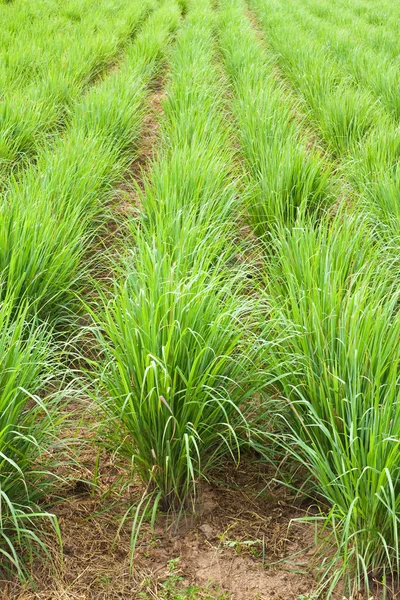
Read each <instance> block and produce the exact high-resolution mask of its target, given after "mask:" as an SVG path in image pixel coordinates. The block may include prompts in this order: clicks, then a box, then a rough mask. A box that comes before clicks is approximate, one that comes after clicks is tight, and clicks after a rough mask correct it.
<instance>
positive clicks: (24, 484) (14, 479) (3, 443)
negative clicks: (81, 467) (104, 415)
mask: <svg viewBox="0 0 400 600" xmlns="http://www.w3.org/2000/svg"><path fill="white" fill-rule="evenodd" d="M26 317H27V308H26V306H25V307H23V306H22V307H21V308H20V310H19V312H18V313H17V314H15V311H14V302H11V301H10V299H6V300H5V301H3V302H2V303H1V307H0V365H1V373H2V376H1V380H0V557H1V560H0V563H1V567H0V573H1V572H2V573H3V574H4V573H5V571H11V572H13V573H16V574H17V575H18V577H19V578H20V579H21V580H22V579H25V578H26V577H29V570H30V565H31V562H32V559H33V558H34V557H35V556H37V555H41V556H43V555H44V556H46V555H47V556H49V550H48V542H49V541H50V540H51V539H53V537H54V536H53V535H51V536H50V539H48V537H49V533H51V531H50V530H49V527H48V525H46V522H47V523H49V524H50V525H51V530H53V532H54V529H55V531H56V534H57V535H58V538H59V540H60V533H59V528H58V524H57V520H56V517H55V516H54V515H53V514H51V513H50V512H48V511H47V510H46V503H47V497H48V494H49V493H50V492H51V491H54V488H55V485H56V478H55V477H54V476H53V474H52V472H51V471H52V467H51V465H52V463H53V462H54V461H53V451H54V450H55V448H56V447H57V446H59V445H60V442H59V441H58V439H57V434H58V430H59V422H60V420H61V418H62V417H61V413H60V398H61V396H60V394H58V393H56V394H53V395H51V396H50V395H49V394H48V391H46V388H47V387H49V386H50V384H51V382H53V385H54V377H55V365H56V361H55V353H54V348H53V349H52V347H51V346H52V345H53V346H54V340H53V343H52V345H51V344H50V336H49V334H48V332H47V331H46V330H45V329H44V328H43V327H42V326H38V325H37V323H35V322H34V321H27V320H26ZM60 541H61V540H60ZM53 544H54V539H53Z"/></svg>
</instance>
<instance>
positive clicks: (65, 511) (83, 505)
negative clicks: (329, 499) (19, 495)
mask: <svg viewBox="0 0 400 600" xmlns="http://www.w3.org/2000/svg"><path fill="white" fill-rule="evenodd" d="M96 464H98V460H97V450H96V448H95V447H90V446H88V447H87V449H86V451H85V453H84V455H83V456H82V457H81V465H82V476H84V477H85V479H86V480H87V481H88V480H89V481H90V477H89V474H90V475H91V477H92V479H93V480H94V479H95V477H94V473H95V471H96V469H97V467H96ZM121 475H123V476H124V477H123V478H124V480H125V481H126V480H127V471H126V470H124V468H123V467H121V466H117V465H116V464H115V463H114V461H113V459H112V458H111V457H109V456H108V455H107V454H105V453H103V454H102V455H101V460H100V465H99V474H98V478H97V485H98V487H97V488H93V490H92V489H91V488H90V486H88V485H87V484H85V483H79V482H78V483H75V484H74V486H73V487H71V488H70V489H66V490H65V496H66V498H65V500H64V501H63V502H62V503H61V504H59V505H57V506H56V507H55V510H54V512H55V514H56V515H57V517H58V519H59V523H60V527H61V532H62V536H63V540H64V560H63V564H62V563H61V561H60V552H59V550H58V549H57V546H56V545H55V546H54V562H53V563H50V562H49V561H48V562H47V564H45V565H42V564H38V565H37V567H36V569H35V573H34V579H35V584H36V590H32V589H23V588H21V587H20V586H18V585H15V586H14V587H13V586H8V588H6V587H3V595H2V596H1V597H2V598H5V599H6V598H7V600H61V599H68V600H69V599H71V600H117V599H127V600H128V599H132V600H134V599H138V598H140V595H139V594H140V592H142V593H143V592H146V593H147V594H148V597H149V598H159V599H160V600H162V599H163V598H164V596H163V588H162V586H161V585H160V584H161V583H162V582H163V581H165V579H166V577H167V575H168V570H169V567H168V563H169V561H171V560H173V559H179V563H178V568H179V570H178V574H179V575H180V576H181V577H182V578H183V582H182V585H196V586H199V587H204V588H207V587H208V586H209V585H213V586H215V585H217V586H218V587H219V588H220V589H221V591H226V592H228V593H229V595H230V598H231V599H232V600H270V599H271V600H292V599H293V600H295V599H297V597H298V596H299V595H301V594H307V593H311V592H312V591H313V590H314V589H315V581H314V579H313V577H312V576H311V575H310V574H307V572H306V570H307V564H308V563H309V561H310V558H311V555H312V548H311V547H310V541H311V536H310V534H311V532H310V531H309V530H307V529H304V528H302V527H300V526H298V525H296V526H295V525H293V526H291V527H289V524H290V521H291V519H292V518H294V517H298V516H301V515H304V514H305V511H304V508H302V507H301V506H299V505H296V504H294V503H293V500H292V498H290V496H289V495H288V493H287V490H286V489H285V488H282V487H280V486H276V485H275V486H270V487H269V488H268V491H265V485H266V483H267V482H268V481H270V478H271V476H270V475H269V474H268V473H264V474H263V473H262V470H261V472H260V467H259V465H256V466H254V465H253V464H252V463H250V461H246V462H245V463H243V465H242V467H241V468H240V470H237V471H235V470H234V471H233V473H232V472H225V473H221V474H220V476H219V481H218V482H215V483H213V484H207V485H203V486H202V490H201V502H200V505H199V510H198V514H197V516H196V517H195V518H189V517H187V518H186V519H185V518H183V519H182V520H181V521H180V522H179V524H178V526H175V525H174V522H173V520H172V519H171V518H167V517H166V516H163V515H161V516H160V518H159V519H158V522H157V524H156V529H155V531H154V533H152V532H151V531H150V527H149V526H148V525H146V526H145V529H144V530H143V532H142V536H141V540H140V543H139V546H138V548H137V551H136V554H135V557H134V560H133V568H132V571H130V534H131V529H130V527H131V519H130V520H128V521H127V522H126V524H125V525H124V527H122V528H121V530H120V531H119V525H120V519H121V517H122V515H123V514H124V513H125V511H126V510H127V507H129V506H130V505H133V506H134V505H136V504H137V502H138V500H139V499H140V497H141V493H142V488H141V486H140V485H139V484H138V483H137V482H136V481H135V480H134V479H133V480H132V484H131V486H130V487H128V488H126V487H124V488H122V487H121V486H120V481H121ZM294 554H296V556H295V557H294V556H293V555H294ZM283 559H287V560H283ZM280 561H282V562H280ZM271 563H277V564H275V565H273V564H271Z"/></svg>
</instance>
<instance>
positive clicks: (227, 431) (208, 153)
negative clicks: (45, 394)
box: [94, 2, 260, 543]
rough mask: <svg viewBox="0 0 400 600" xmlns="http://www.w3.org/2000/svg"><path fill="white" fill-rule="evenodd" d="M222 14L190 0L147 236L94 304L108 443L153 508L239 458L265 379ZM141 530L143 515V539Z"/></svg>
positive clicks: (138, 229) (147, 200)
mask: <svg viewBox="0 0 400 600" xmlns="http://www.w3.org/2000/svg"><path fill="white" fill-rule="evenodd" d="M214 23H215V16H214V13H213V10H212V9H211V7H210V5H209V4H208V3H206V2H204V3H203V4H202V5H201V6H197V5H196V4H195V3H194V2H191V3H189V5H188V14H187V17H186V21H185V23H184V25H183V27H182V30H181V32H180V35H179V37H178V40H177V45H176V47H175V49H174V53H173V55H172V58H171V75H170V81H169V85H168V87H167V92H168V97H167V100H166V101H165V103H164V108H165V116H164V119H163V120H162V123H161V135H162V149H161V150H160V153H159V156H158V157H157V159H155V160H154V161H153V165H152V169H151V171H150V173H149V176H148V178H147V181H146V185H145V189H144V193H143V194H141V202H142V205H143V213H142V214H141V216H140V219H139V221H138V222H133V223H131V225H130V230H131V232H132V241H133V243H134V250H133V251H132V252H131V254H130V255H129V256H128V257H127V258H126V263H125V275H124V276H123V279H122V282H121V283H120V284H118V285H117V287H116V290H115V293H114V294H113V298H112V299H111V300H110V301H109V302H108V303H107V302H104V303H103V306H101V307H96V308H95V311H94V312H95V313H96V314H97V315H98V318H97V319H96V320H97V325H98V327H97V333H98V338H99V341H100V347H101V350H102V352H103V357H102V361H101V362H100V364H99V366H98V370H97V374H98V378H99V383H100V386H101V387H100V392H99V393H98V394H97V395H98V396H99V397H101V398H104V402H102V407H103V409H104V410H105V411H106V415H107V417H108V423H109V424H110V425H111V428H109V429H111V432H110V433H109V435H111V438H110V437H109V438H108V443H110V442H111V444H112V445H114V447H116V448H117V451H118V452H119V453H121V454H124V455H125V456H128V457H129V459H131V460H132V462H133V464H134V466H136V469H137V471H138V473H139V475H140V477H141V480H142V482H143V484H144V486H145V494H144V498H143V502H144V499H146V501H147V502H153V503H154V504H153V511H154V512H153V516H154V515H155V511H156V509H157V507H162V508H163V509H164V510H168V509H175V510H178V511H179V510H183V509H184V508H192V507H193V505H194V503H195V500H196V497H197V489H198V482H199V480H200V479H201V478H203V477H207V475H208V473H209V472H210V470H211V468H212V467H214V466H215V465H216V464H218V463H219V462H220V461H221V460H222V459H223V458H224V457H227V456H228V457H232V458H234V459H235V460H236V459H237V458H238V455H239V450H240V445H241V443H242V440H241V434H242V433H245V432H246V431H247V424H246V419H245V415H244V414H243V413H244V411H245V409H246V406H247V402H248V399H249V398H250V397H251V396H252V395H253V393H254V389H255V388H256V387H257V389H258V385H259V383H260V379H259V377H258V375H257V373H258V372H257V366H256V365H257V361H256V358H257V356H256V352H255V343H254V339H253V337H252V334H251V329H252V326H251V325H250V322H251V320H252V319H253V316H252V315H253V314H254V312H253V308H252V307H253V300H251V299H250V298H246V296H245V291H246V284H247V277H246V274H247V273H248V272H249V271H250V267H246V266H243V267H242V266H240V263H238V262H237V254H238V250H239V248H237V247H236V246H235V245H234V243H233V239H234V231H235V222H236V219H237V213H236V212H235V210H236V211H237V210H238V207H239V203H238V196H237V188H236V185H235V180H234V179H233V178H232V172H231V171H232V153H231V151H230V148H229V145H228V144H227V132H229V128H228V127H227V126H226V122H225V119H224V110H223V108H224V107H223V100H222V93H221V84H220V75H219V72H218V69H217V68H216V66H215V64H214V60H215V42H214V38H213V26H214ZM147 492H148V493H150V496H148V495H147V494H146V493H147ZM139 513H140V506H139V507H138V509H137V510H136V519H138V518H139ZM137 532H138V521H137V520H136V521H135V523H134V543H135V541H136V536H137Z"/></svg>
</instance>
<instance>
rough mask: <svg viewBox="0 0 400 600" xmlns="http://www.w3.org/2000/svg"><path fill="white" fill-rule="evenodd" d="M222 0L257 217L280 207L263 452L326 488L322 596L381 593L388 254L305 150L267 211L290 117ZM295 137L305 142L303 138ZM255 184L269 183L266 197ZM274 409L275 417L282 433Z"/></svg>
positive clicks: (389, 454) (397, 344)
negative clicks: (374, 588) (315, 188)
mask: <svg viewBox="0 0 400 600" xmlns="http://www.w3.org/2000/svg"><path fill="white" fill-rule="evenodd" d="M252 4H253V5H256V6H257V8H258V10H259V12H260V14H262V12H263V11H264V10H265V11H266V10H267V8H266V7H265V6H264V5H263V4H262V3H261V2H258V0H254V2H252ZM221 6H222V25H221V47H222V51H223V55H224V58H225V64H226V68H227V71H228V73H229V75H230V78H231V81H232V85H233V88H234V94H233V97H232V108H233V111H234V113H235V116H236V119H237V124H238V132H239V140H240V143H241V152H242V154H243V156H244V158H245V160H246V161H247V167H248V173H249V180H250V181H249V186H248V189H249V194H248V196H249V214H250V215H252V212H253V207H254V205H256V206H258V205H259V204H264V206H265V209H264V211H263V212H264V215H270V216H271V218H270V221H269V222H267V220H266V219H265V218H263V223H262V224H263V229H261V228H260V227H259V223H260V222H259V221H257V223H256V224H257V227H256V228H255V231H256V232H257V233H258V234H259V238H260V244H261V247H262V248H263V252H264V262H263V268H262V275H263V278H262V279H263V285H262V286H260V288H259V292H260V293H261V294H263V295H264V296H265V301H266V303H267V304H268V306H269V308H268V310H267V311H266V312H265V314H264V315H263V316H262V318H261V319H260V326H262V322H264V331H265V333H264V338H265V354H264V360H265V370H266V376H267V378H269V379H271V380H273V381H274V382H275V383H274V385H273V386H271V390H270V395H271V400H270V402H269V403H267V406H266V408H265V414H266V422H267V425H266V430H265V431H266V433H265V432H264V434H265V442H264V443H260V444H259V445H258V447H259V449H261V451H262V452H264V453H266V454H267V455H268V452H269V450H270V449H271V448H272V447H274V444H273V443H272V442H275V444H277V445H278V447H281V448H282V450H284V451H285V452H286V453H287V454H289V455H291V456H292V457H293V458H294V459H295V461H296V463H298V464H301V465H302V466H303V467H305V468H306V469H307V470H308V472H309V475H310V478H309V482H308V483H307V485H305V486H304V490H303V491H304V492H305V493H306V494H308V495H309V496H310V497H311V498H318V504H319V508H320V513H319V514H318V515H317V516H316V517H315V518H314V520H315V521H316V522H317V523H319V525H320V527H319V532H320V533H321V535H322V539H323V541H324V542H325V544H324V546H323V550H324V552H323V554H322V555H321V554H319V555H318V562H317V564H318V566H319V575H320V577H321V582H322V584H321V585H322V587H321V589H320V592H321V593H322V594H323V597H324V598H325V597H329V596H330V595H331V593H332V591H333V590H334V589H335V588H336V586H337V584H338V583H339V582H340V581H344V584H345V588H346V591H347V592H349V593H355V592H356V591H359V590H364V591H366V592H368V588H369V586H370V584H371V582H372V581H373V580H375V581H378V582H379V583H381V584H382V585H383V589H384V587H385V586H389V585H394V586H395V585H396V582H397V583H398V577H399V573H400V551H399V545H398V536H399V530H400V522H399V508H400V493H399V485H400V459H399V456H400V453H399V445H400V440H399V436H398V431H399V427H400V402H399V385H398V366H399V359H400V336H399V333H400V319H399V315H398V301H399V297H398V294H399V293H398V289H396V273H395V270H394V269H393V262H392V261H391V260H390V258H389V257H390V253H389V252H387V248H386V245H385V244H383V243H382V241H381V239H380V238H379V236H377V235H376V232H375V231H374V229H373V228H372V227H371V225H370V220H369V218H368V215H364V213H362V212H358V213H356V212H355V211H353V212H354V214H352V212H351V211H347V212H346V211H345V209H343V208H339V210H338V209H337V207H335V210H334V211H329V210H328V211H325V213H326V214H324V211H323V212H321V211H319V212H318V214H317V218H316V214H315V198H316V196H315V194H310V191H309V190H308V188H307V187H303V186H302V185H301V182H302V181H303V180H305V181H308V174H307V171H308V169H307V164H308V161H309V160H311V159H310V158H308V160H305V162H304V164H305V165H306V168H304V167H299V168H298V169H297V170H296V176H295V177H293V174H292V172H291V171H290V170H289V171H288V176H287V179H286V185H287V188H288V189H289V190H291V191H292V193H291V194H290V193H287V192H286V194H285V199H286V202H287V206H286V208H285V210H282V208H279V211H278V210H277V211H272V210H271V208H270V205H271V204H273V205H278V206H280V204H282V201H279V199H280V198H282V193H281V192H280V190H282V189H284V186H283V185H282V183H281V180H280V178H279V177H278V176H277V175H278V174H279V175H280V176H281V177H285V173H286V172H287V169H286V168H285V164H286V163H287V160H285V156H286V155H285V151H284V149H285V139H286V138H287V131H288V129H289V131H290V130H293V124H292V125H290V124H289V123H288V120H287V114H285V112H286V111H285V107H284V104H282V103H281V104H280V103H279V102H277V100H276V98H277V97H278V96H277V93H276V92H275V93H274V91H273V83H272V82H271V77H270V76H268V75H267V76H266V64H267V62H268V61H267V59H266V56H265V50H264V49H263V47H262V44H261V42H260V40H259V39H258V37H257V35H256V32H255V31H254V29H252V27H251V24H250V21H249V18H248V16H247V14H246V6H245V4H244V2H243V1H242V0H235V1H233V2H232V1H230V2H227V1H226V0H222V2H221ZM292 29H293V30H295V29H296V24H295V23H291V24H290V25H289V24H288V20H286V23H285V31H286V33H289V35H288V37H287V40H288V41H289V40H290V44H286V43H285V48H289V45H290V46H291V48H292V50H291V53H292V55H293V56H294V54H295V53H296V52H297V51H298V48H297V46H296V44H297V41H298V40H297V38H296V37H295V35H294V34H293V35H292ZM314 59H316V55H315V54H313V55H311V54H310V56H309V60H310V61H311V60H314ZM303 67H304V70H303V71H302V77H303V79H304V82H305V83H304V85H305V86H306V85H309V86H310V89H311V85H312V81H311V80H312V79H313V78H315V73H313V75H312V76H311V75H310V79H309V82H308V78H307V77H308V74H309V71H308V69H307V68H306V65H305V64H303ZM305 75H307V77H306V76H305ZM320 83H321V89H322V90H323V89H324V86H323V85H322V82H320ZM271 87H272V89H271V91H270V88H271ZM264 90H268V91H267V92H266V93H263V92H264ZM310 93H311V92H310ZM339 101H340V98H338V102H339ZM260 121H261V123H262V126H261V127H259V130H257V129H256V128H254V127H253V128H252V131H253V133H252V135H249V124H251V123H258V124H259V123H260ZM285 127H286V128H285ZM265 131H267V132H268V133H269V134H265ZM261 132H262V133H261ZM254 140H257V145H256V144H255V142H254ZM292 144H293V146H294V147H296V143H295V140H294V141H293V142H292ZM255 147H257V152H255V151H254V148H255ZM297 148H299V144H298V143H297ZM297 152H299V150H297ZM271 155H272V156H273V155H276V157H275V160H276V162H277V163H278V164H280V163H279V159H280V158H281V157H282V156H283V159H282V160H283V163H282V164H280V167H281V168H276V170H275V171H274V170H273V169H272V171H271V168H270V166H269V165H270V164H271V163H272V164H273V158H271ZM264 156H265V157H266V158H264V159H262V157H264ZM301 156H303V154H301ZM302 160H303V161H304V159H302ZM312 160H315V159H312ZM255 165H258V166H257V167H256V168H255ZM260 165H261V166H260ZM263 165H264V166H263ZM271 172H272V173H274V172H275V173H276V175H275V178H272V176H271ZM260 182H265V184H266V185H264V186H262V187H261V189H262V193H260ZM294 182H295V183H294ZM296 184H297V185H298V186H299V189H300V191H299V192H298V193H299V195H300V201H299V199H298V197H297V194H295V193H294V192H295V190H296ZM276 198H278V201H277V200H276ZM324 198H325V201H324ZM317 199H318V196H317ZM319 200H320V202H319V203H318V205H319V206H320V205H321V200H322V204H324V203H325V208H327V207H329V202H328V203H327V202H326V200H329V198H328V197H327V196H326V194H324V193H322V197H320V199H319ZM296 207H301V210H299V209H298V208H297V210H296ZM257 211H258V212H260V209H257ZM280 214H281V215H282V216H281V217H280V216H279V215H280ZM287 215H293V216H292V218H290V219H288V218H287ZM397 287H398V286H397ZM272 415H274V416H275V418H276V415H278V418H277V420H276V421H275V424H274V428H273V430H271V426H270V425H268V419H269V418H271V416H272ZM262 433H263V432H261V433H260V435H261V440H262V438H263V435H262ZM310 520H313V519H310Z"/></svg>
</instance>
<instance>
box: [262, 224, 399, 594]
mask: <svg viewBox="0 0 400 600" xmlns="http://www.w3.org/2000/svg"><path fill="white" fill-rule="evenodd" d="M342 219H343V215H340V218H338V220H336V221H334V222H333V223H321V224H320V226H319V228H318V229H314V227H313V226H312V225H310V224H307V223H305V224H304V226H303V227H302V228H298V229H295V230H292V231H290V232H289V231H285V230H282V231H280V232H279V236H277V237H276V238H274V242H273V251H272V252H270V253H269V254H268V257H269V258H268V269H267V272H266V283H267V293H268V299H269V301H270V303H271V309H270V315H269V318H270V321H271V323H272V335H273V336H274V337H275V340H280V341H279V342H275V344H274V352H273V353H270V352H269V359H270V364H269V368H270V370H271V371H272V372H273V373H274V375H275V377H276V379H277V381H279V382H280V383H279V388H280V390H281V394H282V398H283V399H284V401H283V404H282V409H281V412H282V417H283V419H284V423H283V428H282V433H283V432H284V431H285V429H286V431H287V433H286V435H282V433H278V437H279V442H278V443H279V444H282V446H283V447H284V448H285V449H286V451H288V452H290V453H291V454H292V455H293V456H294V457H295V458H296V459H297V460H299V461H301V462H302V464H304V465H305V466H306V467H307V468H308V469H309V471H310V474H311V475H312V480H313V481H314V482H315V485H316V487H317V490H318V494H319V495H320V496H321V497H322V498H324V499H325V500H326V504H327V506H328V507H329V508H328V509H327V513H326V515H325V516H324V517H322V516H321V518H319V517H318V518H317V520H319V519H320V520H321V522H323V523H324V525H323V532H324V533H323V535H322V538H323V539H324V542H325V547H324V548H325V550H327V546H328V547H329V546H333V548H334V552H333V554H332V553H331V552H330V551H328V552H327V553H326V554H325V558H324V559H323V561H322V563H321V577H322V578H323V581H324V584H325V585H326V586H327V588H328V590H327V592H326V593H327V594H328V595H329V594H330V593H331V592H332V590H333V589H334V588H335V586H336V584H337V583H338V581H339V580H340V579H341V578H342V577H343V578H344V579H346V578H348V580H347V581H346V585H347V589H349V590H350V592H353V591H354V590H357V589H360V588H361V587H362V586H363V585H367V586H368V581H369V578H372V577H373V578H375V579H378V580H380V579H382V577H384V578H386V577H388V576H390V577H397V576H398V573H399V566H400V563H399V559H400V555H399V547H398V535H399V528H400V520H399V508H400V494H399V484H400V461H399V444H400V440H399V437H398V431H399V427H400V397H399V385H398V365H399V361H400V344H399V340H400V335H399V334H400V320H399V317H398V303H399V297H398V292H397V290H396V284H395V281H393V277H392V273H391V264H390V263H387V262H386V264H385V261H382V259H380V248H379V246H377V245H376V243H375V242H374V240H373V238H372V237H371V234H370V231H369V229H368V227H367V226H366V224H365V222H362V221H361V220H360V219H349V217H348V216H347V222H342ZM272 359H273V360H272ZM310 520H312V519H310Z"/></svg>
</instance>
